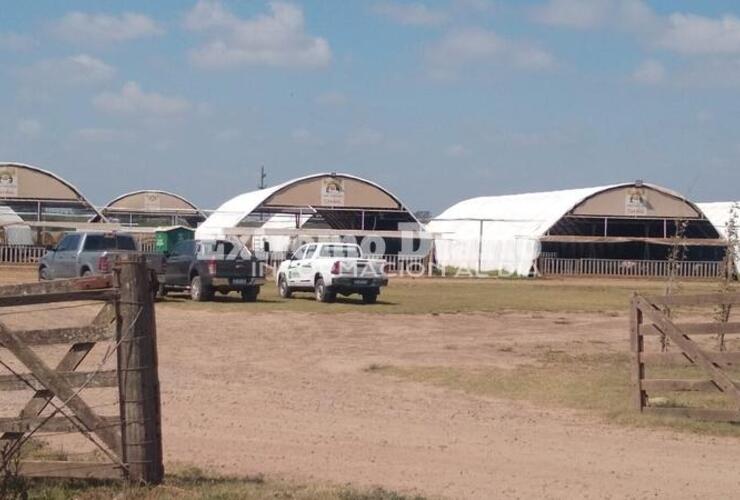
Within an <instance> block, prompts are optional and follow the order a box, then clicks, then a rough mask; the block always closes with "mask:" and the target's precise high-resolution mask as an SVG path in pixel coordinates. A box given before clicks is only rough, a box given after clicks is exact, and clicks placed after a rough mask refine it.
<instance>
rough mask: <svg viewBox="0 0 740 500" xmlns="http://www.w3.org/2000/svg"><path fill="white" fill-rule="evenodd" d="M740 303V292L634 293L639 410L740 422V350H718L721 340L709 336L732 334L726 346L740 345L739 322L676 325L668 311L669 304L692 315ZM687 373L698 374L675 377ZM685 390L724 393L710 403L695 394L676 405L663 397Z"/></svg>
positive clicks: (634, 360)
mask: <svg viewBox="0 0 740 500" xmlns="http://www.w3.org/2000/svg"><path fill="white" fill-rule="evenodd" d="M737 304H740V293H714V294H704V295H672V296H662V297H657V296H654V297H647V296H640V295H635V296H634V297H633V299H632V307H631V321H630V333H631V347H632V384H633V397H634V406H635V408H637V409H638V410H640V411H642V412H651V413H659V414H667V415H678V416H688V417H693V418H696V419H701V420H716V421H727V422H738V421H740V386H739V385H738V383H737V382H736V381H735V380H734V379H733V375H735V376H736V377H737V374H738V368H740V351H727V350H719V348H718V347H719V345H720V344H719V341H718V339H711V338H708V337H707V336H712V335H714V336H720V335H722V336H725V335H728V336H729V337H728V339H729V340H724V343H723V345H724V346H726V347H728V346H729V347H740V343H738V341H737V339H732V338H731V335H732V334H738V333H740V323H737V322H720V321H714V322H699V323H688V322H686V323H677V322H675V321H673V320H672V319H671V317H670V316H671V314H668V313H667V312H666V311H667V310H670V309H666V308H676V307H689V308H691V311H690V314H692V315H693V314H697V311H699V310H700V309H701V308H702V307H704V308H706V307H708V306H711V307H714V308H715V309H716V308H717V307H725V308H727V307H732V306H734V305H737ZM661 337H663V338H664V339H666V340H667V343H666V344H667V346H668V347H667V349H665V350H664V349H663V348H662V347H661V346H662V343H661V342H660V341H659V339H661ZM661 372H662V374H663V375H662V376H661V375H660V374H661ZM686 373H690V374H693V375H694V377H693V378H685V376H683V377H681V378H674V377H677V376H680V375H685V374H686ZM656 374H658V376H656ZM666 374H667V375H666ZM697 375H698V377H701V378H698V377H697ZM686 391H689V392H691V393H702V394H704V395H706V394H707V393H709V396H711V395H712V393H713V394H715V395H720V396H721V397H720V398H719V400H717V399H716V398H713V399H712V400H710V401H707V399H706V398H705V399H704V400H701V399H699V398H698V397H695V398H694V399H693V400H692V401H690V402H689V401H688V400H687V401H685V402H684V403H685V404H681V405H676V404H672V402H671V398H668V397H662V398H661V397H660V396H661V395H664V394H675V393H683V392H686ZM684 399H691V398H684ZM689 403H697V404H689Z"/></svg>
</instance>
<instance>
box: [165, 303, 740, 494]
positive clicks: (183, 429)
mask: <svg viewBox="0 0 740 500" xmlns="http://www.w3.org/2000/svg"><path fill="white" fill-rule="evenodd" d="M217 309H218V308H216V310H203V309H202V308H197V309H196V308H194V307H190V306H189V305H187V304H172V303H163V304H160V305H158V307H157V314H158V324H159V339H160V360H161V371H160V377H161V382H162V390H163V394H162V396H163V402H164V408H163V412H164V439H165V443H164V445H165V450H166V459H167V461H168V463H169V464H170V465H177V464H196V465H198V466H201V467H204V468H207V469H211V470H214V471H217V472H221V473H228V474H255V473H265V474H267V475H268V476H270V475H273V476H278V477H287V478H291V479H296V480H299V481H330V482H335V483H353V484H356V485H380V486H383V487H386V488H390V489H395V490H400V491H405V492H418V493H423V494H427V495H431V496H444V497H450V498H495V497H502V496H505V497H508V498H516V497H522V498H524V497H530V498H531V497H540V498H574V497H578V498H646V497H655V496H658V497H669V498H694V497H703V498H731V497H736V496H737V495H738V494H740V450H739V449H738V444H740V442H739V441H738V440H737V439H736V438H713V437H704V436H697V435H691V434H686V433H682V434H679V433H675V432H672V431H663V430H657V431H656V430H649V429H631V428H625V427H620V426H616V425H611V424H606V423H604V422H603V421H601V420H599V419H597V418H594V417H589V416H585V415H583V414H581V413H578V412H574V411H569V410H561V409H547V408H538V407H536V406H534V405H530V404H528V403H521V402H512V401H508V400H498V399H492V398H482V397H475V396H470V395H466V394H464V393H462V392H459V391H454V390H446V389H442V388H438V387H433V386H428V385H424V384H418V383H413V382H407V381H402V380H399V379H396V378H393V377H389V376H385V375H380V374H378V373H374V372H373V371H372V370H367V368H368V367H369V366H371V365H374V364H379V365H383V364H389V365H405V366H408V365H414V364H419V365H446V364H450V365H456V366H461V365H471V366H485V365H486V364H492V365H495V366H501V367H507V366H513V365H515V364H517V363H522V362H527V361H529V359H530V357H529V356H530V355H531V353H532V352H536V351H537V349H539V348H541V347H542V346H545V345H546V346H548V348H550V349H556V348H558V346H566V345H568V346H569V348H571V349H573V348H575V349H579V350H582V351H584V352H588V351H596V350H598V351H600V352H604V351H612V352H617V351H622V352H624V351H625V350H626V348H627V345H626V320H625V318H621V317H612V316H606V315H578V316H576V315H559V314H525V313H509V314H486V315H483V314H480V315H476V314H467V315H440V316H434V315H413V316H403V315H392V316H383V315H377V314H374V315H368V314H362V313H349V314H338V315H316V314H307V313H292V312H280V313H250V312H249V309H248V308H245V309H244V310H243V312H242V311H238V312H234V311H233V310H229V311H219V310H217ZM595 336H598V342H594V338H595ZM503 347H505V349H502V348H503Z"/></svg>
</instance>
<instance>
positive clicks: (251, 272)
mask: <svg viewBox="0 0 740 500" xmlns="http://www.w3.org/2000/svg"><path fill="white" fill-rule="evenodd" d="M158 278H159V283H160V285H159V290H160V295H162V296H164V295H166V294H167V293H168V292H169V291H173V290H180V291H187V292H189V293H190V298H191V299H193V300H196V301H199V302H202V301H207V300H211V299H212V298H213V295H214V293H215V292H219V293H223V294H227V293H229V292H232V291H238V292H239V293H241V296H242V300H244V301H245V302H254V301H256V300H257V296H258V295H259V293H260V287H261V286H262V285H263V284H264V283H265V266H264V262H262V261H261V260H259V259H257V258H256V257H255V256H254V255H253V254H252V253H251V252H250V251H249V250H248V249H247V248H246V247H245V246H244V245H242V244H241V242H239V241H238V240H234V241H230V240H218V239H215V240H184V241H180V242H179V243H177V244H176V245H175V247H174V248H173V250H172V252H171V253H170V255H169V256H168V258H167V262H166V263H165V266H164V272H163V273H162V274H160V275H159V277H158Z"/></svg>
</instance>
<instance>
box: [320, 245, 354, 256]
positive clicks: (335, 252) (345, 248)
mask: <svg viewBox="0 0 740 500" xmlns="http://www.w3.org/2000/svg"><path fill="white" fill-rule="evenodd" d="M321 256H322V257H349V258H351V259H359V258H360V248H359V247H356V246H352V245H324V246H323V247H321Z"/></svg>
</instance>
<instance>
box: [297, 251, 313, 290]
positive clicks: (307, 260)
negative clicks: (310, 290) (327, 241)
mask: <svg viewBox="0 0 740 500" xmlns="http://www.w3.org/2000/svg"><path fill="white" fill-rule="evenodd" d="M316 246H317V245H315V244H313V245H308V246H307V247H306V254H305V255H304V256H303V260H302V261H301V267H300V275H301V283H300V284H301V286H313V276H314V274H315V271H314V268H313V258H314V256H315V254H316Z"/></svg>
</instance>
